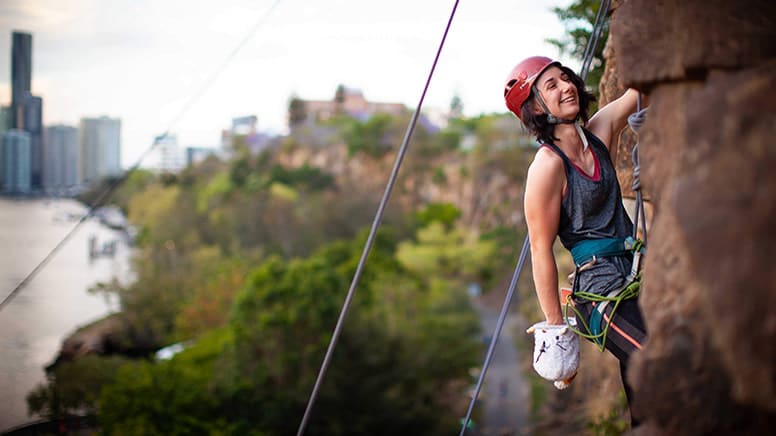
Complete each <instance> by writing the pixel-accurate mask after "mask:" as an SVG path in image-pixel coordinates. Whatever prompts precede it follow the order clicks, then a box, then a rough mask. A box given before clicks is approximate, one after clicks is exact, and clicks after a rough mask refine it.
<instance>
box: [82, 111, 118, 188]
mask: <svg viewBox="0 0 776 436" xmlns="http://www.w3.org/2000/svg"><path fill="white" fill-rule="evenodd" d="M78 156H79V160H80V162H79V165H78V167H79V181H80V182H82V183H89V182H93V181H96V180H99V179H102V178H104V177H110V176H118V175H120V174H121V120H120V119H118V118H108V117H100V118H81V124H80V126H79V129H78Z"/></svg>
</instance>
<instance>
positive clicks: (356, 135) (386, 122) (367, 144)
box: [345, 114, 400, 157]
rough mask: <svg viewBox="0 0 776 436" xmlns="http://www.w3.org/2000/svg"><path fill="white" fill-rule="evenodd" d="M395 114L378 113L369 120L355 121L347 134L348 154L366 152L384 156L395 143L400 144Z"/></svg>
mask: <svg viewBox="0 0 776 436" xmlns="http://www.w3.org/2000/svg"><path fill="white" fill-rule="evenodd" d="M397 121H398V120H396V119H395V118H394V117H393V116H391V115H388V114H376V115H374V116H372V117H371V118H369V119H368V120H367V121H364V122H359V121H354V122H353V124H352V125H351V127H350V131H348V132H347V133H346V134H345V142H346V143H347V146H348V154H350V155H351V156H352V155H355V154H357V153H366V154H367V155H369V156H372V157H380V156H383V155H384V154H385V153H386V152H388V151H389V150H390V149H391V147H392V146H393V145H394V144H398V142H399V141H398V140H399V139H400V136H399V126H398V125H397Z"/></svg>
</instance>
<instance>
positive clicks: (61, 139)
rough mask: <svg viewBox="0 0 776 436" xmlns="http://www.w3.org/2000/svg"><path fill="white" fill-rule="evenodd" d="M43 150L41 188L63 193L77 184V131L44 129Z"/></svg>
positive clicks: (67, 127)
mask: <svg viewBox="0 0 776 436" xmlns="http://www.w3.org/2000/svg"><path fill="white" fill-rule="evenodd" d="M45 132H46V134H45V138H46V146H45V147H44V149H43V162H44V166H43V188H44V189H45V190H46V191H47V192H63V191H65V190H67V189H69V188H72V187H74V186H75V185H77V184H78V182H79V180H78V129H77V128H75V127H72V126H63V125H56V126H49V127H46V131H45Z"/></svg>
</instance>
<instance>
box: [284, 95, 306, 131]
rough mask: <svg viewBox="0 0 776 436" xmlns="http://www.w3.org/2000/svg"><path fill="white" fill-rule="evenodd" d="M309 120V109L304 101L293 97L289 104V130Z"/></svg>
mask: <svg viewBox="0 0 776 436" xmlns="http://www.w3.org/2000/svg"><path fill="white" fill-rule="evenodd" d="M306 119H307V107H306V106H305V103H304V100H302V99H300V98H299V97H297V96H292V97H291V100H289V102H288V128H289V129H293V128H294V127H296V126H298V125H299V124H301V123H303V122H304V121H305V120H306Z"/></svg>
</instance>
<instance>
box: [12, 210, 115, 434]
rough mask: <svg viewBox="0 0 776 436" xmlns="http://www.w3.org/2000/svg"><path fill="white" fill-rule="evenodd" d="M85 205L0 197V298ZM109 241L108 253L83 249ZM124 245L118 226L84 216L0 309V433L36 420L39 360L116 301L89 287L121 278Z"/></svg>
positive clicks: (42, 362)
mask: <svg viewBox="0 0 776 436" xmlns="http://www.w3.org/2000/svg"><path fill="white" fill-rule="evenodd" d="M86 210H87V209H86V208H85V207H84V206H83V205H81V204H80V203H78V202H76V201H74V200H66V199H57V200H43V199H35V200H30V199H23V200H21V199H20V200H16V199H9V198H3V197H0V301H3V300H5V298H6V297H7V296H8V295H9V294H10V293H11V291H12V290H13V289H14V288H16V286H17V285H18V284H19V283H20V282H21V281H22V280H23V279H24V278H25V277H26V276H27V275H28V274H29V273H30V272H31V271H32V270H33V269H34V268H35V267H36V265H38V264H39V263H40V262H41V261H42V260H43V259H44V258H45V257H46V255H47V254H48V253H49V252H50V251H51V250H52V249H53V248H54V247H55V246H56V245H57V244H58V243H59V242H60V241H61V240H62V239H63V238H64V237H65V235H66V234H67V233H68V232H69V231H70V230H71V229H73V227H74V226H75V225H76V223H77V217H79V216H81V215H82V214H84V213H85V212H86ZM91 238H96V242H97V246H99V247H102V244H105V243H110V242H111V241H116V245H115V253H114V255H113V256H99V257H95V258H92V257H90V255H89V245H90V239H91ZM129 254H130V250H129V247H128V245H127V244H126V242H125V240H124V238H123V236H122V234H121V232H119V231H116V230H112V229H110V228H108V227H106V226H103V225H101V224H100V223H99V222H98V221H97V220H96V219H89V220H87V221H85V222H84V223H83V224H82V225H81V227H80V228H79V229H78V231H76V232H75V234H74V235H73V237H72V238H70V240H69V241H68V242H67V243H66V244H65V245H64V246H63V247H61V249H60V250H59V251H58V253H57V254H56V255H55V256H54V257H53V258H52V259H51V261H50V262H49V263H48V264H47V266H45V268H43V269H42V270H40V271H39V273H38V274H37V275H36V276H35V277H34V278H33V279H32V280H31V281H30V282H28V283H27V285H26V286H25V287H23V288H21V289H20V290H19V291H18V292H17V293H16V294H15V296H14V297H13V299H11V300H10V302H9V303H8V304H6V305H4V306H3V307H2V309H0V393H1V394H2V397H3V399H2V405H0V432H2V431H3V430H7V429H9V428H11V427H15V426H17V425H20V424H24V423H27V422H30V421H34V420H37V419H38V417H35V416H28V414H27V403H26V396H27V394H28V393H29V392H30V391H31V390H32V389H34V388H35V386H36V385H38V384H39V383H42V382H43V381H44V380H45V372H44V369H43V368H44V367H45V366H46V365H48V364H49V363H51V362H52V361H53V360H54V358H55V357H56V354H57V352H58V351H59V347H60V345H61V343H62V341H63V340H64V338H65V337H66V336H67V335H69V334H70V333H72V332H73V331H75V330H76V328H78V327H79V326H82V325H84V324H87V323H89V322H92V321H94V320H96V319H99V318H102V317H103V316H105V315H106V314H108V313H110V312H112V311H115V310H116V309H117V304H116V302H115V301H109V300H106V299H105V298H104V297H103V296H100V295H92V294H90V293H89V292H88V289H89V288H90V287H91V286H92V285H94V284H95V283H97V282H99V281H107V280H110V279H111V278H112V277H118V278H120V279H122V280H126V279H127V278H128V277H130V272H129Z"/></svg>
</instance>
